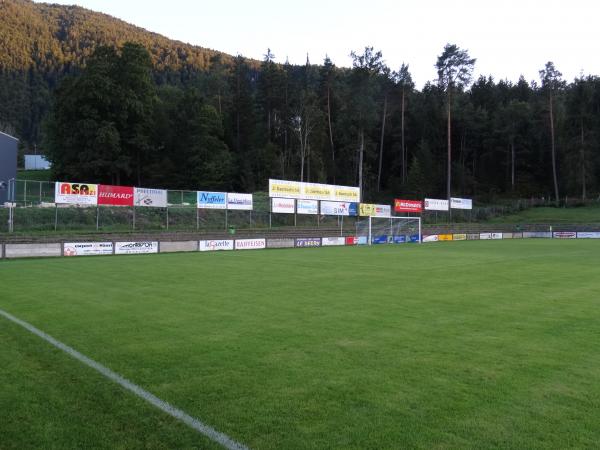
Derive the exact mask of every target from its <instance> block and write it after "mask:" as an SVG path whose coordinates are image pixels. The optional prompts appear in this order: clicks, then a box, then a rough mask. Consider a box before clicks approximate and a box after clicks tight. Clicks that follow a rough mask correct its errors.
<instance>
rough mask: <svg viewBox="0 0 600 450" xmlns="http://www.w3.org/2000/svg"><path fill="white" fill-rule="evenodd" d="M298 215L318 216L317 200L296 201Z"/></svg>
mask: <svg viewBox="0 0 600 450" xmlns="http://www.w3.org/2000/svg"><path fill="white" fill-rule="evenodd" d="M296 212H297V213H298V214H319V202H318V200H296Z"/></svg>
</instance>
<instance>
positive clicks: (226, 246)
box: [198, 239, 233, 252]
mask: <svg viewBox="0 0 600 450" xmlns="http://www.w3.org/2000/svg"><path fill="white" fill-rule="evenodd" d="M199 244H200V245H199V246H198V249H199V250H200V251H201V252H217V251H224V250H233V240H232V239H211V240H206V241H200V243H199Z"/></svg>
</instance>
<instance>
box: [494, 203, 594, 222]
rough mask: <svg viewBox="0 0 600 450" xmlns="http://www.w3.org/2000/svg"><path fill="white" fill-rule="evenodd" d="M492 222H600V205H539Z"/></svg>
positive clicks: (496, 218) (497, 218)
mask: <svg viewBox="0 0 600 450" xmlns="http://www.w3.org/2000/svg"><path fill="white" fill-rule="evenodd" d="M489 222H490V223H548V224H559V223H569V224H571V223H581V224H589V223H600V205H597V206H579V207H572V208H552V207H537V208H529V209H526V210H524V211H521V212H519V213H518V214H510V215H506V216H500V217H495V218H493V219H490V221H489Z"/></svg>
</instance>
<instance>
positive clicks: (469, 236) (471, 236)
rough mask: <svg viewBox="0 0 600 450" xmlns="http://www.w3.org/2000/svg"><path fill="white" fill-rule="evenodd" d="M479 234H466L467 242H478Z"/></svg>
mask: <svg viewBox="0 0 600 450" xmlns="http://www.w3.org/2000/svg"><path fill="white" fill-rule="evenodd" d="M478 240H479V233H467V241H478Z"/></svg>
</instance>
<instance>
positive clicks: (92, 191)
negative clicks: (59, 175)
mask: <svg viewBox="0 0 600 450" xmlns="http://www.w3.org/2000/svg"><path fill="white" fill-rule="evenodd" d="M54 202H55V203H61V204H68V205H97V204H98V185H97V184H87V183H69V182H62V181H57V182H56V185H55V186H54Z"/></svg>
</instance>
